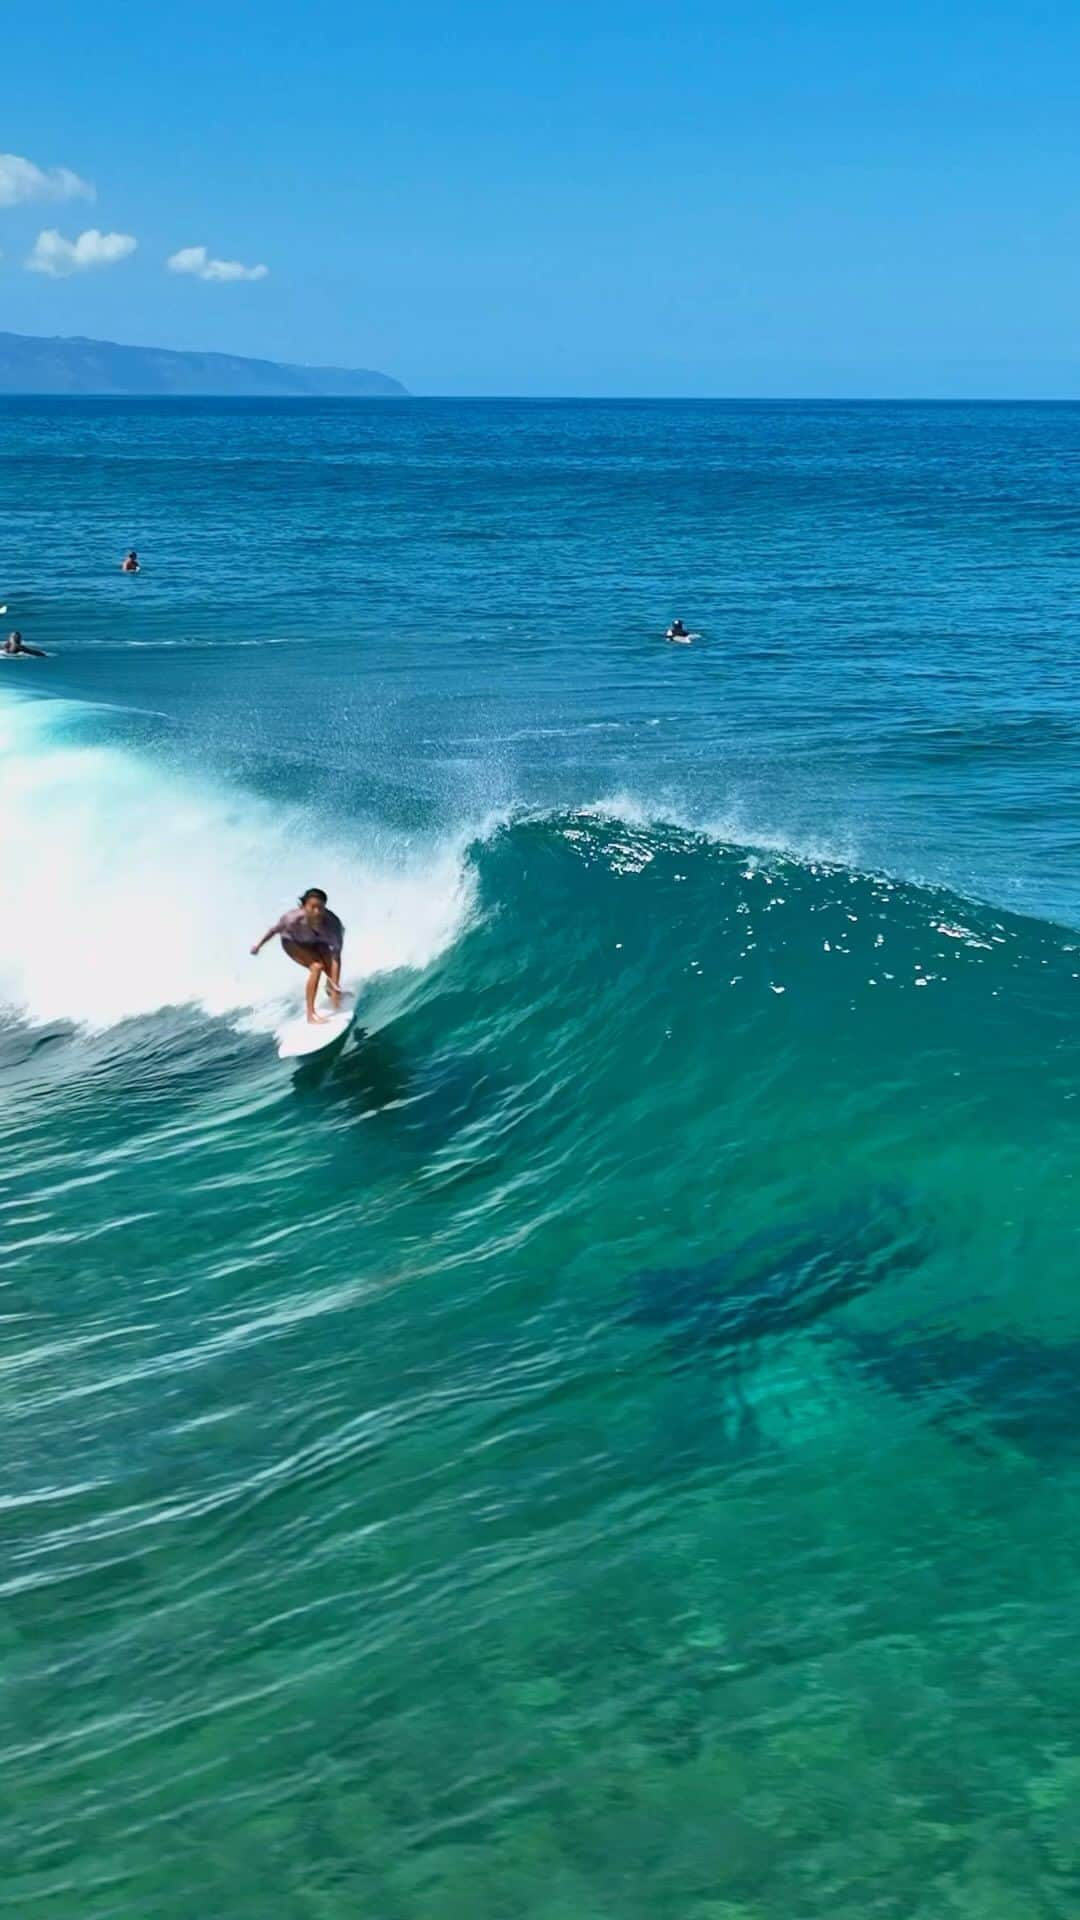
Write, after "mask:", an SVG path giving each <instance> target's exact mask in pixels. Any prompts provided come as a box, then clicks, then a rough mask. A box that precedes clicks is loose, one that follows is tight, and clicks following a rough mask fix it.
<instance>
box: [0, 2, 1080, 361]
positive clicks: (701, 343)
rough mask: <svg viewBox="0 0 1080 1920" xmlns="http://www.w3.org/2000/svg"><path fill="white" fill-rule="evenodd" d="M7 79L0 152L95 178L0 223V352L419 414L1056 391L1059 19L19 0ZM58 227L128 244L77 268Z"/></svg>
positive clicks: (1001, 13) (1070, 156) (1061, 233)
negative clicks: (704, 400)
mask: <svg viewBox="0 0 1080 1920" xmlns="http://www.w3.org/2000/svg"><path fill="white" fill-rule="evenodd" d="M13 14H14V15H16V16H17V17H15V18H11V16H12V15H13ZM4 56H5V62H4V63H5V70H6V76H7V82H8V84H7V86H6V87H5V94H6V100H5V112H4V122H3V127H2V129H0V147H2V148H3V149H4V150H5V151H7V152H10V153H12V154H16V155H19V156H25V157H26V158H27V159H28V160H29V161H31V162H32V163H33V164H34V165H35V166H37V167H40V168H41V169H43V170H44V169H51V168H53V167H57V166H59V167H65V168H68V169H71V170H72V171H73V172H74V173H75V174H76V175H78V176H80V178H82V179H83V180H85V181H87V182H91V183H93V185H94V187H95V188H96V198H95V200H94V201H93V202H92V203H91V202H90V201H89V200H86V199H79V198H71V199H65V200H51V201H46V200H40V199H34V200H22V201H19V202H18V203H16V204H13V205H8V206H0V250H2V255H3V257H2V259H0V297H2V304H0V325H2V326H4V327H6V328H9V329H12V330H14V331H19V332H27V333H87V334H92V335H98V336H102V337H108V338H112V339H120V340H131V341H137V342H141V343H146V344H158V345H165V346H177V347H204V348H221V349H224V350H227V351H232V352H240V353H258V354H265V355H268V356H271V357H275V358H282V359H295V360H304V361H309V362H312V363H320V364H338V365H351V366H356V365H359V366H372V367H378V368H381V369H383V370H384V371H386V372H390V373H394V374H396V375H398V376H399V377H400V378H401V379H403V380H404V381H405V382H406V384H407V385H408V386H410V387H411V388H412V389H413V390H414V391H416V392H422V393H520V394H587V393H598V394H619V393H627V394H629V393H646V394H676V395H677V394H687V395H692V394H703V395H704V394H745V393H761V394H798V393H805V394H832V393H835V394H901V395H921V394H930V395H951V394H958V395H967V394H986V395H991V396H993V395H1011V394H1019V395H1022V394H1031V395H1035V396H1041V395H1055V394H1066V395H1077V396H1080V351H1078V335H1080V248H1078V239H1080V196H1078V193H1077V184H1078V180H1077V176H1078V171H1080V169H1078V161H1077V125H1078V120H1080V115H1078V111H1077V75H1078V73H1080V8H1077V7H1076V6H1075V4H1071V5H1069V6H1065V5H1053V4H1051V5H1043V6H1041V7H1040V8H1039V9H1038V10H1036V9H1034V8H1032V7H1027V8H1021V7H1020V6H1019V5H1018V4H1010V5H1002V4H997V5H995V4H994V3H993V0H989V4H986V5H982V6H979V7H975V6H972V5H965V6H950V5H947V4H946V5H944V6H943V5H936V6H930V5H927V4H925V0H915V4H910V5H907V6H905V7H903V8H896V9H893V10H889V11H887V12H886V11H883V10H882V9H880V8H878V7H875V6H873V5H872V4H871V3H870V0H861V3H860V4H858V5H855V4H854V3H853V0H850V3H849V0H814V4H810V0H799V4H795V0H757V3H756V4H752V5H751V4H742V3H740V4H738V5H725V4H723V3H722V0H721V4H713V5H699V4H687V3H686V0H674V4H668V5H665V6H660V5H658V4H654V5H649V6H643V5H641V4H638V0H622V4H608V3H607V0H603V3H602V4H600V3H597V0H582V3H581V4H578V5H571V4H568V0H549V4H547V5H546V6H545V7H543V8H535V9H526V8H523V7H520V6H519V7H516V8H510V7H507V6H505V5H504V6H495V5H488V4H479V3H478V0H456V4H455V5H449V4H443V5H441V6H437V7H436V6H434V5H431V4H426V3H425V0H402V4H398V5H396V6H392V7H385V6H383V7H380V8H378V9H375V8H370V7H359V8H358V7H356V6H345V5H339V4H337V0H329V3H326V0H324V4H322V5H321V6H319V7H308V8H297V7H295V6H293V7H285V6H283V5H282V4H281V0H265V4H264V6H263V7H262V8H261V9H259V10H256V9H254V8H252V7H245V8H244V9H240V8H238V7H235V6H233V5H231V4H229V3H228V0H225V3H224V4H222V5H218V6H210V5H206V4H204V0H191V4H187V5H184V6H179V5H176V4H174V3H173V0H169V3H168V4H166V5H159V6H157V7H156V8H154V9H152V10H145V9H141V8H140V9H136V8H134V7H119V6H115V5H110V4H108V3H107V0H106V4H104V5H101V6H99V7H97V8H88V7H86V6H85V4H82V5H80V6H78V7H75V6H71V5H57V4H52V0H44V4H40V5H37V6H36V7H33V8H31V7H28V6H27V7H21V8H18V9H9V18H8V20H7V21H6V23H5V31H4ZM13 79H14V81H15V82H16V84H12V81H13ZM0 177H2V176H0ZM87 229H92V230H95V231H97V232H100V233H102V234H108V235H120V236H125V237H130V238H131V239H134V240H135V241H136V242H137V246H136V248H135V250H134V251H131V250H130V249H129V250H127V251H126V253H125V252H124V250H123V249H121V248H120V247H119V246H118V245H117V244H115V243H113V244H112V249H111V250H112V252H113V253H114V254H116V256H117V257H115V258H114V259H112V261H111V263H108V264H105V263H102V264H93V265H87V266H81V265H77V264H74V263H73V262H72V260H71V258H70V256H69V255H68V253H67V252H66V251H65V249H64V247H63V242H64V241H75V240H77V238H78V236H79V235H80V234H81V233H83V232H85V231H86V230H87ZM42 230H46V231H49V230H56V231H57V232H59V234H60V236H61V245H60V250H59V252H58V253H57V252H56V251H55V243H47V246H46V265H48V264H49V262H50V260H51V264H52V267H53V268H54V269H56V268H59V271H56V270H54V271H45V272H33V271H28V270H27V268H26V266H25V264H24V262H25V260H26V258H27V256H28V255H30V253H31V251H32V249H33V248H34V246H35V243H36V241H37V237H38V235H39V234H40V233H41V232H42ZM50 246H51V247H53V249H54V251H53V252H52V254H51V255H50V254H49V247H50ZM96 246H97V243H96V242H91V243H88V245H87V247H85V248H84V250H83V257H88V256H89V257H92V256H94V254H95V249H96ZM193 247H205V248H206V249H207V250H208V251H207V255H206V256H205V260H204V261H203V263H202V264H203V266H204V268H205V264H206V262H207V261H211V260H214V259H218V260H224V261H227V262H235V263H239V264H240V265H243V266H247V267H257V266H260V265H265V266H266V267H267V269H268V271H267V273H266V275H265V277H263V278H260V279H257V280H243V279H239V278H235V279H206V278H201V277H199V275H198V273H197V272H193V271H190V270H189V271H187V272H184V273H180V272H169V271H167V270H166V267H165V261H166V260H167V259H168V258H169V257H170V256H172V255H174V254H176V253H177V252H178V251H180V250H182V249H190V248H193ZM109 250H110V249H109V247H105V248H104V251H105V252H108V251H109ZM199 258H200V257H199V256H196V264H198V263H199ZM189 265H190V263H189Z"/></svg>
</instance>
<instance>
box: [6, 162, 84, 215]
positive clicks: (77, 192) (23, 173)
mask: <svg viewBox="0 0 1080 1920" xmlns="http://www.w3.org/2000/svg"><path fill="white" fill-rule="evenodd" d="M95 198H96V194H95V191H94V188H93V187H92V186H91V184H90V182H89V180H80V178H79V176H78V174H77V173H72V171H71V169H70V167H47V168H42V167H35V165H34V163H33V161H32V160H24V159H22V158H21V156H20V155H19V154H17V153H0V207H17V206H18V205H19V203H20V201H23V200H93V199H95Z"/></svg>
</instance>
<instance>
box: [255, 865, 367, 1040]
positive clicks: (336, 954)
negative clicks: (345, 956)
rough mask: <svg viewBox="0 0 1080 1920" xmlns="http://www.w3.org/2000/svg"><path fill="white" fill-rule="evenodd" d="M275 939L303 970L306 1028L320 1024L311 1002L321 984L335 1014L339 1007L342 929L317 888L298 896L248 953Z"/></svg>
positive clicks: (321, 1015) (343, 937)
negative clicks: (295, 904) (298, 901)
mask: <svg viewBox="0 0 1080 1920" xmlns="http://www.w3.org/2000/svg"><path fill="white" fill-rule="evenodd" d="M275 935H277V936H278V937H279V938H280V940H281V945H282V949H283V951H284V952H285V953H287V954H288V956H289V959H290V960H295V962H296V964H297V966H298V967H306V968H307V976H308V977H307V990H306V992H305V995H304V1005H305V1010H306V1013H307V1019H308V1024H309V1026H320V1025H322V1024H324V1022H325V1020H326V1015H325V1014H324V1013H316V1011H315V1000H316V996H317V994H318V991H319V982H320V981H325V983H326V991H327V993H328V994H329V995H330V999H331V1002H332V1004H333V1007H334V1009H335V1011H337V1009H338V1008H340V1006H341V949H342V945H343V943H344V940H345V929H344V927H343V926H342V924H341V921H340V920H339V919H338V917H337V914H336V913H331V911H330V908H329V907H328V906H327V904H326V895H325V893H324V892H323V890H322V888H321V887H308V889H307V891H306V893H302V894H301V895H300V904H299V906H296V907H290V908H289V910H288V912H287V913H283V914H282V916H281V918H280V920H277V921H275V923H274V925H273V926H272V927H269V928H268V929H267V931H266V932H265V933H264V934H263V937H262V939H261V940H257V941H256V942H255V945H254V946H253V947H252V949H251V951H252V953H253V954H256V953H261V951H262V949H263V947H265V945H266V943H267V941H268V940H273V939H274V937H275Z"/></svg>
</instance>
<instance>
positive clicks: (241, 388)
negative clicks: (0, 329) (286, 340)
mask: <svg viewBox="0 0 1080 1920" xmlns="http://www.w3.org/2000/svg"><path fill="white" fill-rule="evenodd" d="M5 393H8V394H10V393H23V394H64V393H69V394H80V393H85V394H176V395H186V394H202V395H205V396H207V397H214V398H219V399H226V400H228V399H239V398H245V397H246V398H253V399H260V398H262V399H286V398H289V397H290V396H293V397H296V398H300V399H302V398H304V397H307V398H320V399H332V398H338V399H358V398H367V397H369V396H371V395H375V394H382V395H385V396H387V397H389V398H392V397H394V396H395V395H396V396H398V397H401V396H403V395H405V393H406V389H405V388H404V387H403V386H402V385H401V382H400V381H398V380H392V379H391V378H390V376H389V374H386V373H370V372H368V371H366V370H365V369H363V368H351V369H350V368H344V367H293V366H289V365H287V364H284V363H280V362H278V361H276V360H247V359H244V358H242V357H241V356H240V355H238V354H232V353H176V352H174V351H173V350H172V349H171V348H169V347H121V346H117V345H116V344H115V342H114V341H112V340H83V339H78V338H76V339H70V340H65V339H53V340H45V339H38V338H37V337H36V336H35V335H33V334H26V333H0V394H5Z"/></svg>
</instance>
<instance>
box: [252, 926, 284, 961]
mask: <svg viewBox="0 0 1080 1920" xmlns="http://www.w3.org/2000/svg"><path fill="white" fill-rule="evenodd" d="M281 931H282V922H281V921H280V920H278V921H277V922H276V924H275V925H274V926H272V927H267V929H266V932H265V933H264V934H263V937H262V939H261V940H256V942H255V945H254V946H253V947H252V949H251V951H252V953H261V952H262V950H263V948H264V947H265V945H266V943H267V941H268V940H272V939H273V938H274V935H275V934H276V933H281Z"/></svg>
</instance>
